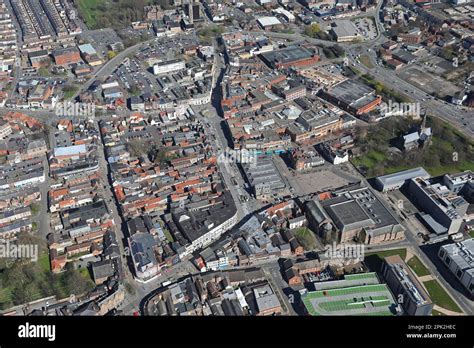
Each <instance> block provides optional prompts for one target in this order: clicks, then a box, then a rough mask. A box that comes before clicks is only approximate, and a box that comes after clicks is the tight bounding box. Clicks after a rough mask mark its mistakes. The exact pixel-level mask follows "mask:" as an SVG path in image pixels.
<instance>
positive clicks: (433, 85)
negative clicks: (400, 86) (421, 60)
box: [399, 67, 460, 96]
mask: <svg viewBox="0 0 474 348" xmlns="http://www.w3.org/2000/svg"><path fill="white" fill-rule="evenodd" d="M399 75H400V78H402V79H403V80H405V81H407V82H409V83H411V84H412V85H414V86H415V87H418V88H420V89H421V90H423V91H425V92H426V93H429V94H431V93H438V94H440V95H442V96H444V95H449V96H451V95H453V94H454V93H455V92H457V91H459V90H460V89H459V87H457V86H456V85H454V84H452V83H450V82H448V81H446V80H444V79H443V78H441V77H439V76H435V75H432V74H430V73H428V72H424V71H422V70H420V69H419V68H417V67H410V68H408V69H404V70H402V71H401V72H400V74H399Z"/></svg>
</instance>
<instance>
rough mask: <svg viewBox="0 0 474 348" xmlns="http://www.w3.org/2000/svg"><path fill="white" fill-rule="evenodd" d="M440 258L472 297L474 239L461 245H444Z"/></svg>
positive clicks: (473, 292) (440, 251)
mask: <svg viewBox="0 0 474 348" xmlns="http://www.w3.org/2000/svg"><path fill="white" fill-rule="evenodd" d="M438 256H439V258H440V259H441V260H442V261H443V263H444V264H445V266H446V267H448V269H449V271H450V272H451V273H452V274H454V276H455V277H456V278H457V279H458V280H459V281H460V282H461V284H462V285H463V286H464V288H466V290H467V291H468V292H469V294H470V295H471V296H473V295H474V280H473V279H474V238H470V239H467V240H465V241H464V242H460V243H453V244H448V245H443V246H442V247H441V248H440V249H439V251H438Z"/></svg>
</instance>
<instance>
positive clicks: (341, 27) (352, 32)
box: [331, 20, 361, 42]
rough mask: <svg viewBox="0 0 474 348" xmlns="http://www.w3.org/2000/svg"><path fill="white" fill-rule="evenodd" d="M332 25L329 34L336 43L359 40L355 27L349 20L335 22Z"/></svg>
mask: <svg viewBox="0 0 474 348" xmlns="http://www.w3.org/2000/svg"><path fill="white" fill-rule="evenodd" d="M333 25H334V26H333V27H332V28H331V32H332V34H333V35H334V37H335V38H336V41H337V42H348V41H353V40H357V39H359V38H361V36H360V35H359V33H358V32H357V28H356V26H355V25H354V23H353V22H352V21H350V20H339V21H335V22H334V24H333Z"/></svg>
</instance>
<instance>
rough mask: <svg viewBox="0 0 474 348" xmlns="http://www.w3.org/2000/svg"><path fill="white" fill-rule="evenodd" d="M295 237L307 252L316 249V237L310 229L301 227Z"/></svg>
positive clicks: (296, 231)
mask: <svg viewBox="0 0 474 348" xmlns="http://www.w3.org/2000/svg"><path fill="white" fill-rule="evenodd" d="M295 236H296V239H297V240H298V242H300V243H301V245H302V246H303V248H304V249H305V250H312V249H314V248H316V236H315V235H314V233H313V231H311V230H310V229H309V228H306V227H301V228H298V229H296V230H295Z"/></svg>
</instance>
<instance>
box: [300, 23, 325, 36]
mask: <svg viewBox="0 0 474 348" xmlns="http://www.w3.org/2000/svg"><path fill="white" fill-rule="evenodd" d="M320 32H321V28H320V27H319V25H318V24H316V23H313V24H310V25H307V26H306V27H305V28H304V34H305V35H307V36H309V37H313V38H314V37H316V36H317V34H319V33H320Z"/></svg>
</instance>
